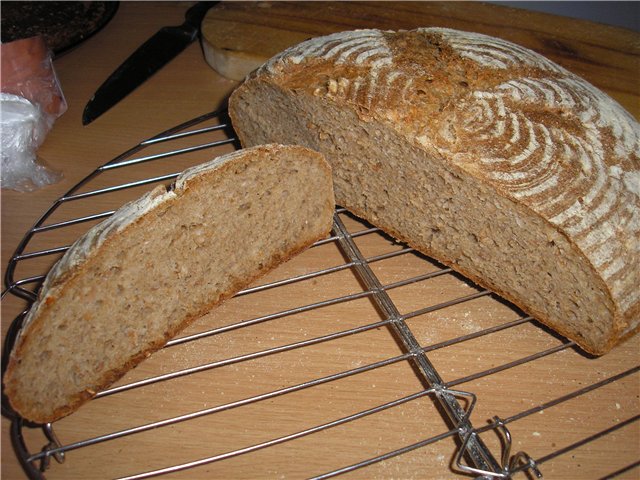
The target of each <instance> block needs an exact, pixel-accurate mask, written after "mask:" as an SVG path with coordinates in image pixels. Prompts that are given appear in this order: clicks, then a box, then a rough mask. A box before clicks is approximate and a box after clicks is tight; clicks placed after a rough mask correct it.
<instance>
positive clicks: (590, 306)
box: [229, 28, 640, 354]
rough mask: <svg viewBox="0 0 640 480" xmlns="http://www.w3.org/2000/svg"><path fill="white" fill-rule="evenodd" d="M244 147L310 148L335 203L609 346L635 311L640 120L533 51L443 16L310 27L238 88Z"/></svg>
mask: <svg viewBox="0 0 640 480" xmlns="http://www.w3.org/2000/svg"><path fill="white" fill-rule="evenodd" d="M229 108H230V114H231V118H232V121H233V124H234V128H235V129H236V131H237V133H238V135H239V137H240V140H241V141H242V143H243V145H246V146H249V145H255V144H260V143H264V142H274V141H276V142H281V143H290V144H299V145H305V146H307V147H310V148H312V149H315V150H318V151H320V152H322V153H324V154H325V156H326V158H327V160H328V161H329V162H330V163H331V164H332V167H333V175H334V188H335V192H336V202H337V203H338V204H340V205H342V206H344V207H346V208H348V209H350V210H352V211H353V212H354V213H356V214H358V215H360V216H362V217H364V218H365V219H367V220H369V221H370V222H371V223H373V224H375V225H377V226H379V227H381V228H382V229H383V230H385V231H387V232H388V233H390V234H391V235H393V236H394V237H396V238H398V239H400V240H403V241H405V242H406V243H408V244H410V245H411V246H413V247H414V248H416V249H417V250H420V251H422V252H424V253H425V254H427V255H431V256H433V257H434V258H436V259H438V260H440V261H442V262H443V263H445V264H447V265H450V266H451V267H453V268H454V269H456V270H458V271H459V272H461V273H463V274H464V275H466V276H468V277H469V278H471V279H473V280H474V281H476V282H477V283H479V284H481V285H484V286H486V287H488V288H491V289H493V290H494V291H496V292H498V293H500V294H501V295H503V296H504V297H505V298H507V299H509V300H511V301H512V302H513V303H515V304H516V305H518V306H519V307H521V308H522V309H523V310H525V311H526V312H528V313H529V314H531V315H533V316H535V317H536V318H537V319H539V320H540V321H542V322H544V323H545V324H547V325H548V326H550V327H552V328H553V329H555V330H557V331H558V332H560V333H561V334H563V335H565V336H567V337H569V338H571V339H573V340H574V341H575V342H577V343H578V344H579V345H580V346H582V347H583V348H584V349H585V350H587V351H588V352H591V353H594V354H602V353H605V352H606V351H608V350H609V349H610V348H611V347H612V346H613V345H615V344H616V343H617V342H619V341H620V340H621V339H623V338H625V337H626V336H629V335H631V334H632V333H634V332H636V331H637V330H638V327H639V322H640V288H639V285H640V278H639V277H640V273H639V272H640V268H639V258H640V241H639V231H640V200H639V195H640V164H639V157H640V127H639V125H638V123H637V122H636V120H635V119H634V118H633V117H631V116H630V115H629V114H628V113H627V112H626V111H625V110H624V109H623V108H622V107H621V106H620V105H618V104H617V103H616V102H615V101H613V100H612V99H611V98H609V97H608V96H607V95H605V94H604V93H602V92H601V91H599V90H598V89H596V88H595V87H593V86H592V85H590V84H589V83H587V82H585V81H584V80H582V79H580V78H578V77H576V76H575V75H573V74H571V73H570V72H568V71H566V70H565V69H563V68H561V67H560V66H558V65H556V64H554V63H552V62H551V61H549V60H547V59H545V58H543V57H542V56H540V55H538V54H536V53H534V52H532V51H530V50H527V49H525V48H522V47H520V46H518V45H514V44H512V43H509V42H506V41H503V40H500V39H496V38H492V37H487V36H485V35H480V34H474V33H467V32H459V31H455V30H448V29H439V28H432V29H418V30H414V31H408V32H406V31H405V32H382V31H378V30H358V31H352V32H341V33H337V34H332V35H329V36H326V37H319V38H315V39H311V40H308V41H306V42H303V43H301V44H300V45H297V46H295V47H292V48H290V49H288V50H285V51H284V52H282V53H281V54H279V55H277V56H276V57H274V58H272V59H271V60H269V61H268V62H267V63H266V64H264V65H263V66H262V67H260V68H259V69H258V70H257V71H256V72H254V73H253V74H251V75H249V77H248V78H247V79H246V80H245V82H244V83H243V84H242V85H241V86H240V87H239V88H238V89H237V90H236V91H235V92H234V93H233V95H232V97H231V99H230V107H229Z"/></svg>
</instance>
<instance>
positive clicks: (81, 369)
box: [4, 145, 334, 423]
mask: <svg viewBox="0 0 640 480" xmlns="http://www.w3.org/2000/svg"><path fill="white" fill-rule="evenodd" d="M333 211H334V198H333V189H332V182H331V170H330V168H329V166H328V164H327V163H326V162H325V160H324V159H323V158H322V156H321V155H320V154H318V153H316V152H311V151H310V150H308V149H306V148H303V147H296V146H281V145H267V146H261V147H256V148H251V149H247V150H241V151H239V152H235V153H232V154H229V155H226V156H223V157H219V158H218V159H216V160H214V161H212V162H210V163H206V164H203V165H200V166H197V167H193V168H191V169H188V170H186V171H185V172H183V173H182V175H181V176H179V177H178V179H177V180H176V182H175V184H174V186H173V188H172V189H169V190H167V189H166V188H164V187H158V188H156V189H155V190H153V191H151V192H149V193H148V194H147V195H145V196H144V197H142V198H141V199H139V200H137V201H134V202H132V203H130V204H127V205H125V206H124V207H122V208H121V209H120V210H118V211H117V212H116V213H114V214H113V216H111V217H110V218H109V219H108V220H106V221H105V222H103V223H101V224H99V225H97V226H96V227H94V228H93V229H91V230H90V231H89V232H88V233H87V234H86V235H84V236H83V237H82V238H80V239H79V240H78V241H77V242H76V243H75V244H74V245H73V246H72V247H71V248H70V249H69V250H68V251H67V252H66V254H65V256H64V257H63V258H62V259H61V260H60V261H59V262H58V263H57V264H56V266H55V267H54V268H53V269H52V270H51V272H50V273H49V275H48V276H47V278H46V280H45V283H44V285H43V287H42V289H41V291H40V295H39V299H38V301H37V302H36V303H35V304H34V305H33V307H32V309H31V310H30V312H29V314H28V316H27V318H26V320H25V326H24V327H23V329H22V331H21V333H20V335H19V337H18V340H17V342H16V345H15V347H14V349H13V351H12V355H11V359H10V362H9V365H8V368H7V372H6V375H5V378H4V382H5V392H6V394H7V396H8V398H9V400H10V402H11V405H12V406H13V408H15V410H16V411H17V412H18V413H20V414H21V415H22V416H23V417H24V418H26V419H29V420H32V421H35V422H41V423H43V422H51V421H53V420H56V419H58V418H60V417H62V416H64V415H67V414H69V413H71V412H72V411H74V410H75V409H76V408H78V407H79V406H80V404H82V403H83V402H85V401H86V400H88V399H90V398H91V397H92V396H94V395H95V393H96V392H97V391H99V390H101V389H103V388H105V387H106V386H108V385H109V384H110V383H112V382H113V381H115V380H116V379H118V378H119V377H120V376H122V375H123V374H124V373H125V372H126V371H127V370H128V369H130V368H132V367H133V366H135V365H136V364H137V363H139V362H140V361H141V360H142V359H144V358H145V357H146V356H149V354H150V353H151V352H153V351H155V350H157V349H159V348H160V347H162V346H163V345H164V344H165V343H166V342H167V340H169V339H170V338H171V337H173V336H174V335H175V334H176V333H178V332H179V331H180V330H181V329H183V328H184V327H186V326H187V325H188V324H189V323H190V322H191V321H192V320H194V319H196V318H197V317H199V316H201V315H203V314H204V313H206V312H207V311H209V310H210V309H211V308H212V307H213V306H214V305H216V304H218V303H220V302H221V301H222V300H224V299H225V298H228V297H230V296H232V295H233V294H235V293H237V292H238V291H239V290H241V289H242V288H244V287H246V286H247V285H248V284H249V283H251V282H252V281H253V280H254V279H256V278H257V277H258V276H260V275H262V274H264V273H266V272H267V271H268V270H270V269H272V268H273V267H275V266H276V265H278V264H280V263H282V262H283V261H285V260H287V259H288V258H290V257H291V256H293V255H295V254H296V253H298V252H300V251H302V250H303V249H305V248H306V247H308V246H309V245H311V244H312V243H313V242H314V241H316V240H319V239H321V238H323V237H325V236H326V235H327V234H328V233H329V231H330V229H331V223H332V216H333Z"/></svg>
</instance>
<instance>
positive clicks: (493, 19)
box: [202, 2, 640, 118]
mask: <svg viewBox="0 0 640 480" xmlns="http://www.w3.org/2000/svg"><path fill="white" fill-rule="evenodd" d="M429 26H436V27H448V28H455V29H460V30H467V31H475V32H480V33H485V34H488V35H493V36H497V37H501V38H504V39H506V40H510V41H513V42H516V43H518V44H520V45H523V46H526V47H528V48H531V49H533V50H535V51H537V52H539V53H541V54H543V55H545V56H547V57H548V58H550V59H551V60H554V61H555V62H557V63H559V64H560V65H562V66H564V67H566V68H568V69H569V70H571V71H573V72H574V73H576V74H578V75H580V76H582V77H584V78H585V79H587V80H588V81H590V82H591V83H593V84H594V85H596V86H598V87H599V88H601V89H603V90H604V91H606V92H607V93H609V95H611V96H612V97H614V98H615V99H616V100H618V101H619V102H620V103H622V104H623V105H630V106H631V107H630V110H631V113H632V114H633V115H635V116H636V118H639V117H640V105H639V103H640V102H638V84H637V78H638V75H639V73H640V35H639V34H638V33H636V32H633V31H631V30H625V29H621V28H617V27H612V26H608V25H604V24H598V23H593V22H588V21H585V20H577V19H569V18H567V17H559V16H555V15H549V14H545V13H539V12H530V11H525V10H522V9H514V8H508V7H503V6H498V5H493V4H485V3H481V2H221V3H219V4H218V5H216V6H215V7H214V8H212V9H211V10H210V11H209V13H208V15H207V16H206V18H205V19H204V21H203V23H202V46H203V51H204V55H205V58H206V60H207V62H208V63H209V65H210V66H211V67H212V68H213V69H215V70H216V71H217V72H218V73H220V74H221V75H223V76H224V77H227V78H230V79H232V80H242V79H243V78H244V77H245V75H247V73H249V72H251V71H252V70H254V69H255V68H256V67H258V66H260V65H261V64H262V63H263V62H264V61H266V60H267V59H269V58H270V57H272V56H273V55H275V54H276V53H278V52H280V51H282V50H283V49H285V48H287V47H289V46H291V45H294V44H296V43H299V42H301V41H303V40H306V39H308V38H311V37H314V36H319V35H326V34H329V33H332V32H337V31H341V30H352V29H356V28H380V29H391V30H397V29H412V28H418V27H429ZM593 38H598V42H597V44H596V43H595V42H593Z"/></svg>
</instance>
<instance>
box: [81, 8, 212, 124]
mask: <svg viewBox="0 0 640 480" xmlns="http://www.w3.org/2000/svg"><path fill="white" fill-rule="evenodd" d="M216 3H218V2H198V3H196V4H195V5H194V6H193V7H191V8H189V10H187V12H186V13H185V21H184V23H183V24H182V25H179V26H170V27H163V28H161V29H160V30H158V32H156V33H155V34H154V35H153V36H152V37H151V38H149V39H148V40H147V41H146V42H144V43H143V44H142V45H141V46H140V47H138V49H137V50H136V51H135V52H133V53H132V54H131V55H130V56H129V58H127V59H126V60H125V61H124V63H123V64H122V65H120V66H119V67H118V68H117V69H116V70H115V71H114V72H113V73H112V74H111V75H110V76H109V78H107V80H105V82H104V83H103V84H102V85H101V86H100V87H99V88H98V90H96V93H95V94H94V95H93V97H91V99H90V100H89V102H88V103H87V105H86V106H85V108H84V112H83V113H82V124H83V125H88V124H89V123H91V122H93V121H94V120H95V119H96V118H98V117H99V116H100V115H102V114H103V113H104V112H106V111H107V110H109V109H110V108H111V107H113V106H114V105H115V104H116V103H118V102H119V101H120V100H122V99H123V98H124V97H126V96H127V95H129V94H130V93H131V92H133V91H134V90H135V89H136V88H138V87H139V86H140V85H142V84H143V83H144V82H145V81H146V80H147V79H149V78H150V77H151V76H152V75H153V74H155V73H156V72H157V71H158V70H160V69H161V68H162V67H164V66H165V65H166V64H167V63H169V62H170V61H171V60H173V58H175V57H176V56H177V55H178V54H179V53H180V52H182V51H183V50H184V49H185V48H187V47H188V46H189V45H190V44H191V43H192V42H193V41H194V40H195V39H196V38H198V34H199V32H200V24H201V22H202V19H203V18H204V16H205V14H206V13H207V11H208V10H209V9H210V8H211V7H212V6H214V5H215V4H216Z"/></svg>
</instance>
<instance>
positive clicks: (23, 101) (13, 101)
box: [0, 37, 67, 192]
mask: <svg viewBox="0 0 640 480" xmlns="http://www.w3.org/2000/svg"><path fill="white" fill-rule="evenodd" d="M0 54H1V57H2V78H1V88H0V90H1V93H0V126H1V131H2V134H1V141H2V163H1V170H0V186H1V187H2V188H10V189H14V190H19V191H23V192H24V191H32V190H35V189H37V188H40V187H43V186H45V185H49V184H52V183H55V182H57V181H59V180H60V179H61V178H62V175H61V174H60V173H58V172H55V171H53V170H51V169H50V168H47V167H46V166H44V165H43V164H42V163H39V162H38V161H37V154H36V152H37V149H38V147H40V145H41V144H42V142H44V139H45V138H46V136H47V134H48V132H49V130H51V127H52V126H53V124H54V122H55V120H56V119H57V118H58V117H59V116H60V115H62V114H63V113H64V112H65V111H66V110H67V103H66V101H65V99H64V95H63V93H62V89H61V88H60V84H59V82H58V78H57V77H56V74H55V71H54V69H53V64H52V58H51V53H50V52H49V50H48V49H47V48H46V45H45V43H44V41H43V40H42V38H41V37H32V38H27V39H23V40H16V41H14V42H10V43H3V44H2V45H1V47H0Z"/></svg>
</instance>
